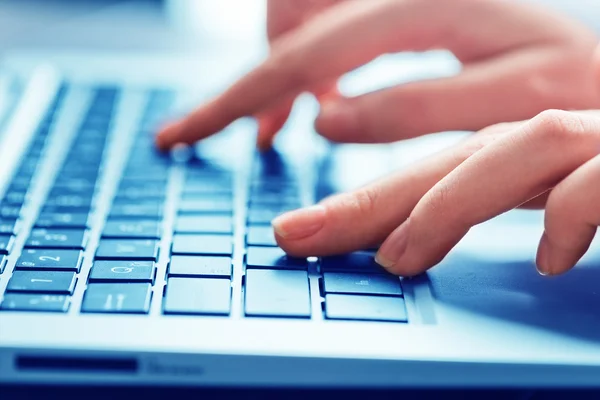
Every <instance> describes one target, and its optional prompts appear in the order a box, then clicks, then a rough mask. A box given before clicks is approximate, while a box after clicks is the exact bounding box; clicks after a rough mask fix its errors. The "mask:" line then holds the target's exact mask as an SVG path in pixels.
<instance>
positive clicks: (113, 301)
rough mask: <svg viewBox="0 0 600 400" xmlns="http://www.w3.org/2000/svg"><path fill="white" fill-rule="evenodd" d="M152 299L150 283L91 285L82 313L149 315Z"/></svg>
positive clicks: (86, 292)
mask: <svg viewBox="0 0 600 400" xmlns="http://www.w3.org/2000/svg"><path fill="white" fill-rule="evenodd" d="M151 297H152V291H151V286H150V284H149V283H91V284H89V285H88V287H87V290H86V291H85V295H84V297H83V304H82V306H81V312H85V313H124V314H125V313H127V314H147V313H148V311H150V300H151Z"/></svg>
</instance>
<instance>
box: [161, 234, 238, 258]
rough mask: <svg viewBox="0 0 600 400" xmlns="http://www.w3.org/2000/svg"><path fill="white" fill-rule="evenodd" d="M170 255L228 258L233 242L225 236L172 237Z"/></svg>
mask: <svg viewBox="0 0 600 400" xmlns="http://www.w3.org/2000/svg"><path fill="white" fill-rule="evenodd" d="M172 253H173V254H205V255H225V256H228V255H231V254H232V253H233V242H232V240H231V236H227V235H174V236H173V248H172Z"/></svg>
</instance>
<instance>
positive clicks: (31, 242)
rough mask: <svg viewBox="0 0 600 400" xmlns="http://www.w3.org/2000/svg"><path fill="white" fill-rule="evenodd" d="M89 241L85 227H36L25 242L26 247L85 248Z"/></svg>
mask: <svg viewBox="0 0 600 400" xmlns="http://www.w3.org/2000/svg"><path fill="white" fill-rule="evenodd" d="M86 241H87V235H86V231H85V230H83V229H45V228H35V229H33V230H32V231H31V234H30V235H29V238H28V239H27V241H26V242H25V247H43V248H62V249H83V248H84V247H85V244H86Z"/></svg>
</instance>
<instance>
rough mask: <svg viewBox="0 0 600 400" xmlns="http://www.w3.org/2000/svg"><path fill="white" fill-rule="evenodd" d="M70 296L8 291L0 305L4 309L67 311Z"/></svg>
mask: <svg viewBox="0 0 600 400" xmlns="http://www.w3.org/2000/svg"><path fill="white" fill-rule="evenodd" d="M69 303H70V297H69V296H60V295H48V294H22V293H6V295H4V301H3V302H2V305H0V309H1V310H3V311H37V312H63V313H64V312H67V311H68V310H69Z"/></svg>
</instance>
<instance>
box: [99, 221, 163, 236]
mask: <svg viewBox="0 0 600 400" xmlns="http://www.w3.org/2000/svg"><path fill="white" fill-rule="evenodd" d="M160 231H161V229H160V224H159V222H158V221H144V220H125V219H114V220H108V221H107V222H106V225H105V227H104V232H102V237H106V238H132V239H138V238H139V239H160Z"/></svg>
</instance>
